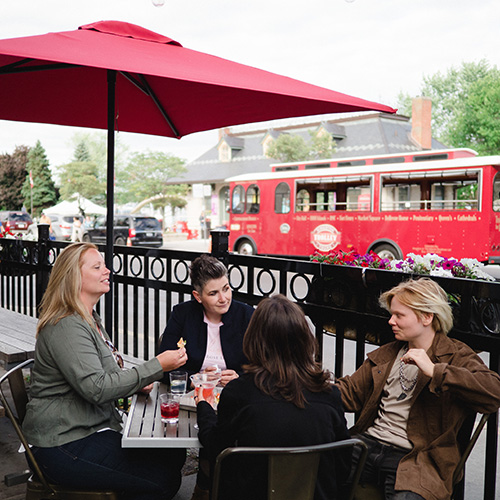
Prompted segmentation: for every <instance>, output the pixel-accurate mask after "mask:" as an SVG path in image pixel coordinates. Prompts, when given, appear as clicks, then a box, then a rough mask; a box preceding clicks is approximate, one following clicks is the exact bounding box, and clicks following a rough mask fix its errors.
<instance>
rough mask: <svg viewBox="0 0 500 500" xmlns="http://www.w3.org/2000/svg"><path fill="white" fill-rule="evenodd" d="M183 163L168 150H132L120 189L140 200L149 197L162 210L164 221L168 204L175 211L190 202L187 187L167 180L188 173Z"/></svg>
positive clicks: (120, 173) (119, 185) (121, 173)
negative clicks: (187, 196)
mask: <svg viewBox="0 0 500 500" xmlns="http://www.w3.org/2000/svg"><path fill="white" fill-rule="evenodd" d="M184 164H185V161H184V160H182V159H180V158H177V157H176V156H173V155H171V154H168V153H162V152H158V151H148V152H147V153H133V154H132V155H131V157H130V160H129V163H128V167H127V169H126V171H123V172H119V175H118V177H117V182H118V186H117V187H118V190H120V191H122V192H124V191H126V192H127V193H128V197H129V198H131V199H133V200H135V201H138V202H140V201H145V200H149V201H150V202H151V203H153V206H154V207H155V208H159V209H160V210H161V211H162V218H163V221H165V207H167V206H169V207H170V208H171V209H172V211H173V210H175V208H177V207H184V206H185V205H186V203H187V201H186V199H185V196H186V194H187V190H188V188H187V186H186V185H184V184H177V185H171V184H169V183H168V182H169V180H170V179H172V178H173V177H179V176H181V175H182V174H183V173H184V172H186V167H185V166H184Z"/></svg>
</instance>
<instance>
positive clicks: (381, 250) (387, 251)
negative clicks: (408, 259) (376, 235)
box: [373, 243, 403, 260]
mask: <svg viewBox="0 0 500 500" xmlns="http://www.w3.org/2000/svg"><path fill="white" fill-rule="evenodd" d="M373 251H374V252H375V253H376V254H378V256H379V257H380V258H381V259H389V260H397V259H402V258H403V256H402V255H401V254H400V252H399V250H396V248H394V247H393V246H392V245H390V244H388V243H385V244H383V245H378V246H376V247H375V248H374V249H373Z"/></svg>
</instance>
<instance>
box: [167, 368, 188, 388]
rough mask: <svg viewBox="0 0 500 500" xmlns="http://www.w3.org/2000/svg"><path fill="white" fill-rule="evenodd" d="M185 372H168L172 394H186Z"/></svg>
mask: <svg viewBox="0 0 500 500" xmlns="http://www.w3.org/2000/svg"><path fill="white" fill-rule="evenodd" d="M186 387H187V372H183V371H178V370H176V371H173V372H170V391H171V392H173V393H174V394H186Z"/></svg>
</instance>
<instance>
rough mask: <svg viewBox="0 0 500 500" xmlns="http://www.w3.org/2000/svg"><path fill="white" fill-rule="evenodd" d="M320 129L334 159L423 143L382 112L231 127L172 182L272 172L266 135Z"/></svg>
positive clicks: (435, 145) (399, 119)
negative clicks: (330, 141) (223, 156)
mask: <svg viewBox="0 0 500 500" xmlns="http://www.w3.org/2000/svg"><path fill="white" fill-rule="evenodd" d="M320 127H323V128H324V129H325V130H327V131H328V132H329V133H331V134H332V136H333V138H334V140H335V143H336V151H335V153H333V154H332V155H331V157H332V158H342V157H356V156H367V155H381V154H391V153H401V152H408V151H422V147H420V146H419V145H418V144H417V143H416V142H415V141H414V140H412V139H411V122H410V119H409V118H408V117H406V116H402V115H390V114H386V113H378V112H376V113H364V114H348V115H347V116H346V115H330V119H327V120H325V119H324V118H323V117H322V118H321V119H318V120H316V121H312V122H311V121H310V122H309V123H302V124H300V123H299V124H295V125H285V126H283V127H279V126H276V125H274V126H273V127H272V128H271V127H269V128H265V127H263V128H261V129H258V128H257V129H255V130H250V131H244V130H238V131H237V132H234V131H233V132H231V133H230V134H229V135H224V136H222V137H221V139H220V140H219V142H218V144H215V145H214V147H212V148H211V149H209V150H208V151H206V152H205V153H204V154H202V155H201V156H200V157H199V158H197V159H196V160H194V161H192V162H190V163H188V164H187V165H186V168H187V172H186V173H185V174H184V175H183V176H182V177H177V178H172V179H171V180H170V182H169V183H170V184H178V183H187V184H195V183H205V184H208V183H220V182H223V181H224V179H227V178H228V177H233V176H235V175H241V174H246V173H252V172H268V171H270V170H271V169H270V165H271V164H273V163H278V162H277V160H276V159H273V158H268V157H267V156H265V155H264V150H263V143H262V141H263V139H264V137H266V135H269V134H271V135H272V137H277V136H278V135H279V134H280V133H290V134H297V135H301V136H302V137H303V138H304V139H305V140H306V141H309V140H310V133H309V132H310V131H317V130H319V129H320ZM226 130H227V129H226ZM225 132H226V131H225ZM223 141H224V142H225V143H226V144H228V145H229V146H230V147H231V152H232V156H231V161H225V162H224V161H220V160H219V149H218V147H219V145H220V144H221V142H223ZM432 149H446V146H445V145H444V144H442V143H440V142H439V141H436V140H434V139H433V140H432Z"/></svg>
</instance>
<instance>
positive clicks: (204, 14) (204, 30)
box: [0, 0, 500, 166]
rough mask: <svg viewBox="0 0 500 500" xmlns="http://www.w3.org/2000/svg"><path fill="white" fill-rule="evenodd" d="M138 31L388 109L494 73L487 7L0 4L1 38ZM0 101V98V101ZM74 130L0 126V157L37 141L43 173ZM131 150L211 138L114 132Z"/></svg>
mask: <svg viewBox="0 0 500 500" xmlns="http://www.w3.org/2000/svg"><path fill="white" fill-rule="evenodd" d="M109 19H113V20H119V21H126V22H131V23H134V24H139V25H141V26H144V27H145V28H148V29H150V30H153V31H156V32H158V33H161V34H163V35H167V36H169V37H171V38H173V39H175V40H177V41H179V42H180V43H182V44H183V45H184V46H185V47H187V48H190V49H194V50H198V51H203V52H208V53H210V54H213V55H217V56H219V57H224V58H227V59H231V60H234V61H237V62H240V63H243V64H248V65H250V66H255V67H258V68H261V69H265V70H268V71H272V72H275V73H280V74H283V75H286V76H290V77H292V78H297V79H300V80H303V81H306V82H308V83H313V84H315V85H320V86H322V87H326V88H329V89H332V90H336V91H339V92H344V93H347V94H351V95H354V96H357V97H362V98H365V99H368V100H373V101H378V102H382V103H384V104H388V105H391V106H395V105H396V101H397V96H398V93H399V92H400V91H404V92H408V93H410V94H414V95H417V94H418V91H419V88H420V85H421V82H422V78H423V77H424V76H425V75H433V74H435V73H437V72H438V71H441V72H443V73H444V72H446V71H447V70H448V69H449V68H450V67H451V66H455V67H458V66H460V64H461V63H462V62H477V61H479V60H480V59H486V60H487V61H488V62H489V63H490V64H491V65H496V66H497V67H500V50H499V49H500V42H499V31H498V27H499V25H500V22H499V21H500V5H499V4H498V2H497V1H496V0H478V1H475V2H472V1H470V0H469V1H465V0H312V1H311V0H309V1H308V2H305V1H299V0H265V1H264V0H252V1H249V0H165V4H164V5H163V6H162V7H155V6H154V5H153V4H152V0H81V1H79V0H43V1H40V0H17V1H7V0H2V1H1V2H0V38H15V37H21V36H28V35H35V34H43V33H47V32H50V31H68V30H72V29H76V28H77V27H78V26H80V25H82V24H88V23H90V22H94V21H101V20H109ZM4 98H8V97H6V96H0V106H1V99H4ZM77 131H78V129H75V128H68V127H60V126H51V125H37V124H21V123H16V122H5V121H0V153H4V152H7V153H12V151H13V150H14V147H15V146H16V145H21V144H26V145H28V146H33V145H34V144H35V142H36V140H37V139H39V140H40V141H41V142H42V145H43V146H44V148H45V149H46V151H47V156H48V158H49V161H50V163H51V165H52V166H56V165H60V164H63V163H66V162H68V161H70V160H71V158H72V155H73V145H72V142H71V137H72V136H73V135H74V134H75V132H77ZM120 140H121V141H122V142H124V143H125V144H127V145H129V147H130V150H132V151H141V150H146V149H153V150H162V151H166V152H169V153H172V154H175V155H177V156H180V157H182V158H185V159H187V160H193V159H195V158H196V157H198V156H199V155H200V154H202V153H203V152H204V151H205V150H206V149H208V148H209V147H211V146H212V145H213V144H214V142H215V141H216V140H217V134H216V132H214V131H211V132H204V133H199V134H193V135H191V136H187V137H184V138H183V139H181V140H180V141H177V140H175V139H169V138H158V137H148V136H144V135H139V134H126V133H122V134H121V136H120Z"/></svg>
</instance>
